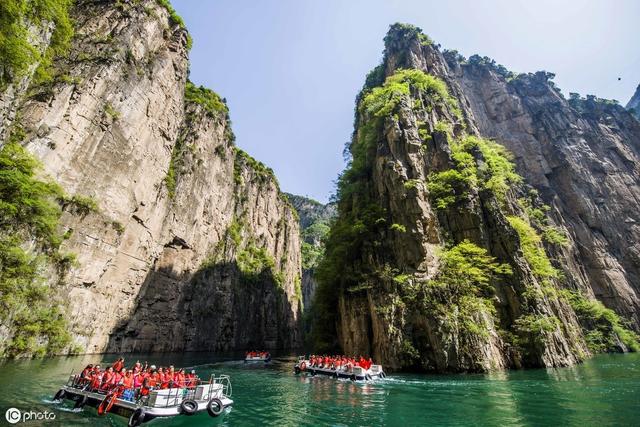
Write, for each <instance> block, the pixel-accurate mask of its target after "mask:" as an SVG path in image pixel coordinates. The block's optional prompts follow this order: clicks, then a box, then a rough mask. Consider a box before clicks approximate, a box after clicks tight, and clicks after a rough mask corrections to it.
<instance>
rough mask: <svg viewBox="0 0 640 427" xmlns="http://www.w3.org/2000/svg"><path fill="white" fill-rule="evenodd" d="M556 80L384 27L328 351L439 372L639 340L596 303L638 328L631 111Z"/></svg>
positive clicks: (562, 357)
mask: <svg viewBox="0 0 640 427" xmlns="http://www.w3.org/2000/svg"><path fill="white" fill-rule="evenodd" d="M550 77H551V75H550V74H548V73H544V72H541V73H536V74H529V75H519V76H516V75H514V74H512V73H509V72H508V71H507V70H506V69H504V67H501V66H498V65H497V64H495V63H494V62H492V61H491V60H489V59H488V58H480V57H472V58H470V59H469V60H466V59H464V58H462V57H461V56H460V55H458V54H457V53H455V52H445V53H444V54H443V53H442V52H440V50H439V48H438V47H437V46H436V45H435V44H434V43H433V42H432V41H431V40H430V39H429V38H428V37H427V36H426V35H424V34H423V33H422V32H421V30H420V29H418V28H416V27H412V26H409V25H403V24H395V25H393V26H392V27H391V29H390V31H389V33H388V34H387V36H386V37H385V52H384V58H383V61H382V64H381V65H380V66H378V67H376V68H375V69H374V70H373V71H372V72H371V73H370V74H369V75H368V76H367V79H366V82H365V85H364V88H363V90H362V92H361V93H360V94H359V95H358V97H357V99H356V104H357V105H356V117H355V130H354V135H353V138H352V142H351V144H350V147H349V148H350V152H351V156H352V158H351V162H350V163H349V165H348V167H347V169H346V170H345V171H344V172H343V174H342V175H341V177H340V180H339V185H338V193H337V198H338V218H337V221H336V223H335V224H334V226H333V227H332V229H331V231H330V233H329V237H328V240H327V246H326V256H325V258H324V260H323V262H322V263H321V265H320V266H319V268H318V272H317V276H318V278H319V280H320V287H319V288H318V290H317V302H316V304H317V306H318V310H319V313H318V318H317V321H316V323H315V326H314V331H313V335H314V341H315V344H316V346H317V347H318V349H329V348H335V347H340V348H341V349H342V350H343V351H344V352H346V353H349V354H372V355H373V356H374V358H375V359H376V360H378V361H380V362H381V363H383V364H384V365H385V366H389V367H390V368H394V369H401V368H411V369H421V370H432V371H487V370H491V369H501V368H507V367H536V366H538V367H540V366H565V365H570V364H574V363H577V362H579V361H580V360H582V359H583V358H584V357H587V356H588V355H589V353H590V352H595V351H626V350H629V349H637V341H636V337H635V335H634V334H633V332H631V331H629V330H628V329H627V328H626V327H625V323H624V321H623V320H621V319H620V318H619V317H618V316H617V315H616V314H615V313H614V311H612V310H611V309H608V308H605V307H604V306H603V305H602V303H600V302H599V301H598V300H600V301H602V302H604V304H606V305H607V306H608V307H610V308H612V309H614V310H615V311H616V312H617V313H619V314H621V315H623V316H624V317H627V318H628V319H630V320H631V321H632V322H634V325H635V326H636V327H637V325H638V323H637V320H638V313H639V311H638V285H637V284H638V281H637V280H635V277H636V269H637V266H638V265H640V264H638V257H637V251H636V246H637V242H638V236H636V235H635V234H634V233H636V232H637V230H636V229H635V226H634V224H635V222H636V221H637V219H634V218H635V217H636V216H637V213H638V212H639V210H638V206H637V200H638V197H637V195H635V193H634V192H635V191H637V184H636V183H637V182H638V169H637V165H638V164H639V163H638V158H637V148H638V142H639V141H638V137H639V136H640V129H639V128H638V122H637V121H636V120H635V119H633V118H632V117H631V116H630V115H629V113H627V112H626V111H625V110H624V109H623V108H621V107H620V106H616V105H614V104H613V103H609V102H604V101H603V100H598V99H595V98H587V99H577V100H576V99H574V100H573V101H567V100H565V99H564V98H563V97H562V95H561V94H560V93H559V91H558V90H557V89H556V88H555V86H554V85H553V83H552V81H551V80H550ZM595 298H598V300H596V299H595ZM336 307H337V309H338V310H337V312H336Z"/></svg>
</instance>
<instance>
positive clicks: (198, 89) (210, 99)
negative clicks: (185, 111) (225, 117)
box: [184, 81, 229, 116]
mask: <svg viewBox="0 0 640 427" xmlns="http://www.w3.org/2000/svg"><path fill="white" fill-rule="evenodd" d="M184 98H185V100H186V101H187V102H193V103H196V104H198V105H201V106H202V107H203V108H204V109H205V111H206V112H207V113H208V114H209V115H210V116H215V115H216V114H220V113H222V114H227V113H229V108H228V107H227V104H226V103H225V102H224V100H223V99H222V98H220V95H218V94H217V93H215V92H214V91H212V90H211V89H207V88H206V87H204V86H196V85H195V84H193V83H192V82H190V81H187V85H186V87H185V91H184Z"/></svg>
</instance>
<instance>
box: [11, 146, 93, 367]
mask: <svg viewBox="0 0 640 427" xmlns="http://www.w3.org/2000/svg"><path fill="white" fill-rule="evenodd" d="M39 168H40V165H39V163H38V162H37V161H36V160H35V159H34V158H33V157H32V156H31V155H30V154H29V153H27V152H26V151H25V149H24V148H22V146H20V145H19V144H18V143H17V142H13V141H11V142H8V143H7V144H6V145H5V146H4V147H3V148H2V150H1V151H0V307H1V308H2V310H0V312H1V314H0V319H1V320H2V322H1V323H2V324H3V325H5V326H8V327H9V331H10V334H9V336H7V337H6V339H7V341H5V342H4V343H3V345H2V346H0V356H2V355H4V356H8V357H19V356H24V355H36V356H43V355H46V354H56V353H59V352H60V351H61V350H63V349H64V348H65V347H67V346H68V345H69V343H70V342H71V337H70V335H69V332H68V330H67V326H66V325H67V324H66V320H65V318H64V316H63V313H62V311H61V310H60V308H59V307H58V305H57V302H56V301H55V299H53V294H52V292H51V289H50V287H49V286H48V285H47V284H46V283H45V279H46V278H47V277H46V275H47V274H48V273H49V274H51V273H52V272H51V269H53V271H57V272H58V274H64V270H66V269H67V268H68V267H69V266H70V264H71V263H72V262H73V260H74V257H73V256H72V255H70V254H63V253H60V251H59V248H60V244H61V243H62V240H63V236H62V235H61V234H60V233H59V232H58V220H59V218H60V215H61V213H62V211H61V208H60V202H59V201H62V200H65V199H66V198H65V197H64V193H63V191H62V189H61V188H60V187H59V186H58V185H57V184H55V183H53V182H50V181H45V180H42V179H40V178H38V175H37V174H38V170H39ZM78 200H80V199H78ZM81 200H82V203H81V204H80V205H81V209H84V208H86V207H87V203H84V202H85V201H86V199H81ZM91 206H93V205H91Z"/></svg>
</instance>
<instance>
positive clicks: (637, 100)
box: [627, 85, 640, 120]
mask: <svg viewBox="0 0 640 427" xmlns="http://www.w3.org/2000/svg"><path fill="white" fill-rule="evenodd" d="M627 110H630V111H631V113H632V114H633V115H634V116H636V118H638V119H639V120H640V85H638V87H637V88H636V91H635V93H634V94H633V96H632V97H631V99H630V100H629V102H628V103H627Z"/></svg>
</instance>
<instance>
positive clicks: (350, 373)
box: [293, 356, 387, 381]
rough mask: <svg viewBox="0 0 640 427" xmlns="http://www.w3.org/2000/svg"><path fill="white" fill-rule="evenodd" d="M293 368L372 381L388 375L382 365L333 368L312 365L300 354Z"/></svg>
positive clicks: (355, 379)
mask: <svg viewBox="0 0 640 427" xmlns="http://www.w3.org/2000/svg"><path fill="white" fill-rule="evenodd" d="M293 370H294V371H295V373H296V374H308V375H311V376H314V375H326V376H329V377H333V378H345V379H350V380H351V381H371V380H379V379H382V378H385V377H386V376H387V375H386V374H385V373H384V371H383V370H382V366H381V365H371V367H370V368H369V369H364V368H363V367H361V366H352V367H346V366H345V367H341V368H338V369H331V368H328V367H327V368H325V367H318V366H312V365H311V363H310V362H309V360H308V359H307V358H306V357H305V356H299V357H298V362H297V363H296V364H295V366H294V368H293Z"/></svg>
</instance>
